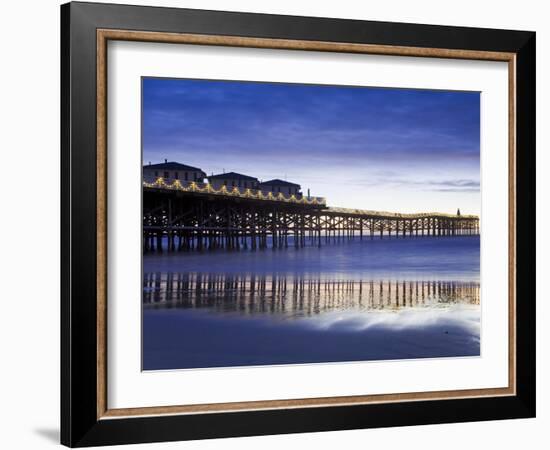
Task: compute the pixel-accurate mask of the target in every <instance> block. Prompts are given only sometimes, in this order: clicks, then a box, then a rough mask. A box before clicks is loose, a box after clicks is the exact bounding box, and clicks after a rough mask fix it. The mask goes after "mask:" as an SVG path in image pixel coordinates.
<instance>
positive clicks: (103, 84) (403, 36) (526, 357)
mask: <svg viewBox="0 0 550 450" xmlns="http://www.w3.org/2000/svg"><path fill="white" fill-rule="evenodd" d="M535 39H536V37H535V33H533V32H527V31H509V30H494V29H479V28H463V27H449V26H434V25H418V24H405V23H389V22H370V21H356V20H343V19H328V18H312V17H293V16H278V15H265V14H250V13H235V12H219V11H203V10H190V9H174V8H155V7H138V6H127V5H114V4H94V3H80V2H72V3H68V4H65V5H62V7H61V57H62V61H61V144H62V148H61V175H62V179H61V205H62V216H61V274H62V277H61V442H62V444H64V445H67V446H70V447H81V446H93V445H113V444H126V443H142V442H160V441H177V440H189V439H206V438H215V437H234V436H252V435H266V434H282V433H301V432H318V431H330V430H349V429H356V428H373V427H389V426H405V425H420V424H435V423H448V422H466V421H481V420H496V419H511V418H528V417H534V416H535V301H534V299H535V270H534V268H535V250H536V243H535V175H534V174H535V131H536V130H535V102H536V94H535ZM110 41H133V42H155V43H166V44H175V45H177V44H178V43H183V44H192V45H195V44H197V45H206V46H220V47H227V46H229V47H232V48H236V49H239V48H256V49H284V50H292V51H296V52H297V54H299V53H300V52H301V51H318V52H334V53H344V54H369V55H373V54H374V55H386V56H395V57H396V58H399V57H401V56H405V57H422V58H444V59H460V60H462V59H464V60H488V61H501V62H505V63H507V64H508V73H509V110H508V111H507V114H508V120H509V122H508V126H509V130H508V140H509V148H508V154H507V155H504V156H505V157H506V156H507V157H508V171H509V173H508V192H507V195H508V202H509V203H508V206H509V215H508V224H505V225H507V228H508V243H507V244H508V252H509V272H508V273H509V276H510V278H509V285H508V287H507V289H508V294H509V298H508V302H509V303H508V306H509V322H508V331H509V349H508V352H509V360H508V361H509V366H508V370H509V383H508V386H507V387H505V388H494V389H472V390H461V391H433V392H422V393H418V392H412V393H388V394H378V395H366V396H348V397H330V396H327V397H316V398H299V399H296V398H290V399H284V400H266V401H256V402H233V403H223V402H219V403H208V404H204V405H199V406H197V405H178V404H174V405H172V406H160V407H159V406H157V405H150V406H149V407H147V408H128V409H111V408H109V406H108V404H107V390H108V386H107V380H108V377H107V362H108V360H107V355H106V348H107V341H108V340H109V336H108V327H107V317H108V313H109V311H108V308H107V300H106V297H107V273H108V272H107V271H108V265H107V239H108V230H107V205H108V202H109V199H108V198H107V197H108V196H107V189H106V185H107V171H108V170H109V167H108V165H107V142H108V141H107V136H108V134H109V130H108V120H107V89H108V87H107V56H108V55H107V43H108V42H110ZM503 226H504V225H503Z"/></svg>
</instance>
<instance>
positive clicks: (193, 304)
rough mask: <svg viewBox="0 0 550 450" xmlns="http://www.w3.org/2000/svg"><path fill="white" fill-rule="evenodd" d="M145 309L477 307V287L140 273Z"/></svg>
mask: <svg viewBox="0 0 550 450" xmlns="http://www.w3.org/2000/svg"><path fill="white" fill-rule="evenodd" d="M143 282H144V286H143V303H144V305H145V306H146V307H147V308H155V307H159V308H207V309H210V310H213V311H217V312H238V313H242V314H281V315H286V316H309V315H315V314H320V313H323V312H329V311H336V310H347V309H355V310H365V311H368V310H383V309H387V310H398V309H402V308H411V307H430V306H432V307H434V306H445V305H452V304H469V305H478V304H479V283H478V282H473V281H472V282H464V281H400V280H379V281H374V280H369V281H356V280H353V281H337V280H336V281H335V280H322V281H321V280H312V279H305V278H291V277H288V276H278V275H273V276H258V275H235V274H204V273H163V272H157V273H146V274H144V280H143Z"/></svg>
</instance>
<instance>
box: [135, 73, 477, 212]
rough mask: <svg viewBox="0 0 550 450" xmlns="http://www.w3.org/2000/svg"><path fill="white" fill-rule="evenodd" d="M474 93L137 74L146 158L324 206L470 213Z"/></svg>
mask: <svg viewBox="0 0 550 450" xmlns="http://www.w3.org/2000/svg"><path fill="white" fill-rule="evenodd" d="M479 98H480V97H479V93H478V92H454V91H430V90H412V89H389V88H388V89H383V88H367V87H346V86H320V85H303V84H278V83H253V82H233V81H205V80H180V79H177V80H176V79H155V78H144V79H143V163H144V164H147V163H148V162H149V161H150V162H151V163H158V162H164V159H165V158H166V159H168V160H169V161H177V162H181V163H183V164H189V165H191V166H196V167H200V168H201V169H202V170H204V171H205V172H206V173H207V174H208V175H210V174H211V173H214V174H217V173H221V172H223V171H226V172H229V171H234V172H239V173H243V174H246V175H251V176H255V177H257V178H258V179H260V180H264V181H265V180H269V179H272V178H281V179H286V180H288V181H292V182H294V183H298V184H300V185H301V186H302V192H303V193H307V189H308V188H309V189H310V190H311V195H312V196H322V197H326V198H327V203H328V205H329V206H340V207H347V208H361V209H374V210H383V211H395V212H421V211H424V212H428V211H440V212H450V213H455V212H456V210H457V208H460V210H461V212H462V213H463V214H479V213H480V207H481V203H480V201H481V197H480V178H479V177H480V165H479V161H480V158H479V156H480V155H479V148H480V147H479V146H480V144H479V142H480V132H479V124H480V107H479Z"/></svg>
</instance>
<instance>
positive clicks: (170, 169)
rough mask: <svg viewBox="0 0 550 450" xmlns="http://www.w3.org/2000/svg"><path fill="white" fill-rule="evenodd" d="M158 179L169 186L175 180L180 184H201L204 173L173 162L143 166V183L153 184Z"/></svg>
mask: <svg viewBox="0 0 550 450" xmlns="http://www.w3.org/2000/svg"><path fill="white" fill-rule="evenodd" d="M159 178H162V179H163V180H164V181H165V182H166V183H169V184H170V183H173V182H174V181H176V180H179V181H180V183H182V184H186V182H191V181H194V182H196V183H203V182H204V179H205V178H206V173H204V172H203V171H202V170H201V169H199V168H198V167H193V166H188V165H187V164H180V163H178V162H173V161H171V162H168V160H166V159H165V160H164V162H163V163H160V164H151V163H149V164H148V165H146V166H143V181H146V182H148V183H153V182H155V181H156V180H158V179H159Z"/></svg>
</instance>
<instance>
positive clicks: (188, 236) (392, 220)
mask: <svg viewBox="0 0 550 450" xmlns="http://www.w3.org/2000/svg"><path fill="white" fill-rule="evenodd" d="M478 234H479V218H478V217H477V216H471V215H458V214H457V215H451V214H442V213H435V212H434V213H418V214H400V213H391V212H383V211H369V210H360V209H347V208H332V207H328V206H327V205H326V202H325V199H323V198H319V197H313V198H312V197H302V196H300V197H296V196H290V197H285V196H284V195H270V194H263V193H262V192H261V191H251V190H250V189H246V190H244V191H243V190H239V189H232V190H227V189H221V190H219V191H214V190H213V189H212V188H209V187H208V186H207V185H206V186H200V185H198V184H196V183H189V184H186V185H182V184H181V183H179V182H178V183H174V184H172V185H166V184H164V183H163V182H162V180H161V179H160V180H157V181H156V182H154V183H144V184H143V250H144V252H153V251H156V252H162V251H188V250H199V251H203V250H218V249H225V250H240V249H252V250H256V249H266V248H273V249H278V248H287V247H289V246H294V247H297V248H300V247H304V246H306V245H317V246H322V245H323V243H328V242H333V241H344V240H346V239H348V240H351V239H354V238H357V239H374V238H390V239H391V238H405V237H421V236H437V237H448V236H459V235H478Z"/></svg>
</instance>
